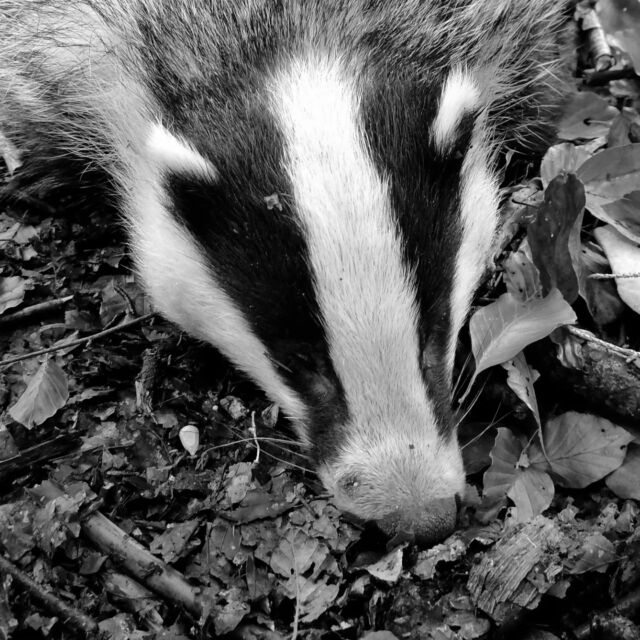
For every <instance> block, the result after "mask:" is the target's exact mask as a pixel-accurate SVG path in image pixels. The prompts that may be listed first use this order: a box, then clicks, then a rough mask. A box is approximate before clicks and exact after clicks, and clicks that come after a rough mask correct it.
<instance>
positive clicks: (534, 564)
mask: <svg viewBox="0 0 640 640" xmlns="http://www.w3.org/2000/svg"><path fill="white" fill-rule="evenodd" d="M562 537H563V536H562V532H561V531H560V529H559V528H558V525H557V524H556V523H555V522H554V521H553V520H549V519H548V518H545V517H543V516H538V517H537V518H535V519H534V520H532V521H531V522H528V523H526V524H524V525H522V526H517V527H513V529H511V530H509V531H507V532H506V533H505V535H504V536H503V537H502V539H500V540H499V541H498V542H497V543H496V544H495V545H494V546H493V547H492V548H491V549H489V550H488V551H487V552H486V553H485V554H484V555H483V556H482V558H481V560H480V562H479V563H478V564H476V565H474V566H473V567H472V568H471V571H470V572H469V580H468V582H467V588H468V589H469V592H470V594H471V598H472V600H473V602H474V604H475V605H476V606H478V607H479V608H480V609H482V610H483V611H484V612H485V613H487V614H488V615H489V616H491V618H493V619H494V620H495V622H496V623H497V624H498V625H501V624H509V625H511V624H513V623H514V620H515V619H517V618H518V617H519V615H520V613H521V612H522V610H523V609H535V607H536V606H537V604H538V602H539V601H540V598H541V597H542V595H543V594H544V593H546V591H548V590H549V589H550V588H551V587H552V586H553V584H555V581H556V578H559V577H560V575H561V571H562V563H561V562H560V560H559V559H558V558H557V549H558V546H559V542H560V541H561V540H562Z"/></svg>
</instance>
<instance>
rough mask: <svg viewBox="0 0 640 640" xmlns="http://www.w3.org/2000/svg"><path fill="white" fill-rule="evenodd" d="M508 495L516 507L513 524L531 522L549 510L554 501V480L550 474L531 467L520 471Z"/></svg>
mask: <svg viewBox="0 0 640 640" xmlns="http://www.w3.org/2000/svg"><path fill="white" fill-rule="evenodd" d="M507 495H508V496H509V498H511V500H512V502H513V504H514V505H515V507H516V512H515V515H514V516H513V517H512V523H514V524H515V523H521V522H529V521H530V520H532V519H533V518H535V517H536V516H537V515H540V514H541V513H542V512H543V511H545V510H546V509H548V508H549V505H550V504H551V501H552V500H553V495H554V487H553V480H552V479H551V476H549V474H548V473H545V472H544V471H540V470H539V469H535V468H533V467H529V468H527V469H519V470H518V471H517V472H516V474H515V480H514V482H513V484H512V485H511V487H510V489H509V491H507Z"/></svg>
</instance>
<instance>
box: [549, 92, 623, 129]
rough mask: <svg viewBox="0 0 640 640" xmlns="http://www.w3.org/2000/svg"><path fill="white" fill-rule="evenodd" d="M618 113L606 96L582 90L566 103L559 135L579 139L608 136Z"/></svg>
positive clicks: (559, 126)
mask: <svg viewBox="0 0 640 640" xmlns="http://www.w3.org/2000/svg"><path fill="white" fill-rule="evenodd" d="M618 113H619V111H618V110H617V109H616V108H615V107H612V106H611V105H610V104H609V103H608V102H607V101H606V100H605V99H604V98H601V97H600V96H598V95H596V94H595V93H592V92H591V91H581V92H580V93H576V94H575V95H574V96H573V98H572V99H571V101H570V102H569V103H568V104H567V105H566V107H565V110H564V115H563V116H562V118H561V119H560V122H559V123H558V137H559V138H560V139H561V140H578V139H584V138H586V139H593V138H597V137H599V136H606V135H607V133H608V132H609V127H610V126H611V121H612V120H613V119H614V118H615V117H616V116H617V115H618Z"/></svg>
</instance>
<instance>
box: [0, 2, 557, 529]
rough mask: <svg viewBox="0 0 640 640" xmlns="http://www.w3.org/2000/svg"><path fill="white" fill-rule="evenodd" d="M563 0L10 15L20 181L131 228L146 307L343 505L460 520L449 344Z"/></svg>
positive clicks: (7, 130)
mask: <svg viewBox="0 0 640 640" xmlns="http://www.w3.org/2000/svg"><path fill="white" fill-rule="evenodd" d="M560 14H561V11H560V9H559V7H558V2H557V1H556V0H537V1H535V2H530V1H526V0H456V1H455V2H452V1H451V0H392V1H389V0H304V1H303V0H108V1H106V2H102V1H100V0H95V1H94V0H0V131H2V133H3V135H4V136H5V137H6V138H7V139H8V140H10V141H11V143H12V144H13V145H15V147H16V148H17V149H19V150H20V152H21V153H22V157H23V167H22V170H21V171H20V172H19V173H18V174H17V176H16V177H15V180H17V181H22V183H23V184H24V183H28V181H29V180H30V179H34V180H35V176H38V175H40V176H42V175H47V176H49V177H51V176H53V177H55V181H50V184H49V186H50V188H51V190H53V191H54V190H55V189H56V188H57V187H59V186H64V185H67V186H68V185H76V186H77V188H78V189H82V190H84V192H86V193H92V194H101V197H102V198H105V199H108V200H109V202H111V203H112V204H113V206H114V207H115V208H116V209H117V210H118V211H119V212H120V213H121V214H122V218H123V220H124V223H125V225H126V227H127V229H128V233H129V236H130V244H131V251H132V255H133V258H134V262H135V265H136V269H137V273H138V274H139V276H140V278H141V280H142V282H143V284H144V287H145V288H146V291H147V292H148V294H149V296H150V298H151V299H152V301H153V304H154V305H155V307H156V308H157V310H159V311H160V312H161V313H162V314H163V315H164V316H166V317H167V318H168V319H170V320H171V321H173V322H175V323H176V324H177V325H178V326H180V327H181V328H183V329H184V330H186V331H187V332H189V333H191V334H192V335H193V336H196V337H197V338H200V339H202V340H204V341H207V342H209V343H211V344H212V345H214V346H215V347H216V348H217V349H218V350H219V351H220V352H221V353H222V354H223V355H224V356H226V358H228V360H229V361H230V362H231V363H232V364H233V365H234V366H235V367H237V369H238V370H240V371H241V372H243V373H244V374H246V375H247V376H248V377H249V378H250V379H251V380H253V381H254V382H255V383H256V384H257V385H258V386H259V387H261V388H262V389H263V390H264V391H265V392H266V394H267V395H268V396H269V397H270V398H271V399H273V401H275V402H276V403H278V405H279V406H280V407H281V409H282V411H283V412H284V414H285V415H286V416H287V417H288V418H289V419H290V421H291V424H292V425H293V428H294V430H295V431H296V433H297V435H298V436H299V439H300V441H301V443H302V444H303V445H304V446H305V447H306V448H307V450H308V453H309V456H310V457H311V458H312V460H313V461H314V465H315V468H316V470H317V473H318V475H319V477H320V478H321V480H322V482H323V484H324V486H325V487H326V489H327V490H328V491H329V492H330V493H331V494H332V495H333V496H334V500H335V502H336V504H337V505H338V506H339V507H340V508H341V509H342V510H344V511H345V512H348V513H351V514H354V515H355V516H357V517H358V518H361V519H363V520H367V521H373V522H375V523H377V524H378V526H379V527H380V528H381V529H382V530H383V531H384V532H386V533H387V534H389V535H394V534H397V533H401V532H404V533H408V534H410V535H414V536H415V537H416V538H419V539H423V540H436V539H438V538H442V537H444V536H445V535H446V534H447V533H449V532H450V531H451V530H452V529H453V528H454V526H455V522H456V512H457V506H456V505H457V501H458V498H459V496H460V495H461V494H462V492H463V490H464V487H465V474H464V469H463V464H462V459H461V453H460V448H459V445H458V442H457V436H456V420H455V419H454V414H453V412H452V401H451V397H452V376H453V368H454V355H455V350H456V341H457V337H458V333H459V332H460V330H461V327H462V326H463V324H464V322H465V317H466V315H467V312H468V310H469V307H470V304H471V300H472V296H473V293H474V290H475V288H476V286H477V285H478V282H479V279H480V277H481V274H482V272H483V269H484V267H485V265H486V262H487V258H488V256H489V254H490V252H491V247H492V242H493V238H494V235H495V231H496V228H497V225H498V222H499V185H500V172H501V170H500V168H499V156H500V152H501V149H504V148H505V146H509V145H511V147H513V148H515V147H516V146H517V145H520V146H522V145H523V144H524V145H526V144H528V143H529V142H530V141H532V140H534V139H536V137H539V134H540V133H541V132H542V131H543V129H544V128H545V127H546V118H547V114H548V113H550V110H552V106H553V104H554V103H555V102H557V95H558V94H559V92H560V88H559V84H560V82H559V80H558V74H557V72H556V69H557V65H556V63H555V60H556V59H557V38H556V37H555V36H556V34H557V33H558V31H559V29H560V24H561V21H562V17H561V15H560Z"/></svg>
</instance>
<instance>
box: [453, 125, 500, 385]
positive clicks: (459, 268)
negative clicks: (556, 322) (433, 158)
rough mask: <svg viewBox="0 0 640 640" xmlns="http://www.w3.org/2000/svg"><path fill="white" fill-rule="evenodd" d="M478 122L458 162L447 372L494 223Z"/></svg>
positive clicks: (485, 145)
mask: <svg viewBox="0 0 640 640" xmlns="http://www.w3.org/2000/svg"><path fill="white" fill-rule="evenodd" d="M482 131H483V127H482V122H481V120H480V121H479V122H477V123H476V128H475V130H474V133H473V136H472V140H471V145H470V147H469V150H468V152H467V155H466V157H465V159H464V162H463V164H462V190H461V191H462V192H461V219H462V242H461V244H460V251H459V252H458V256H457V260H456V266H455V274H454V283H453V291H452V293H451V335H450V344H449V353H448V360H449V362H448V367H449V372H450V373H451V372H452V371H453V360H454V356H455V349H456V342H457V339H458V333H459V332H460V329H462V325H463V324H464V321H465V319H466V317H467V313H468V312H469V306H470V305H471V300H472V298H473V294H474V292H475V289H476V287H477V286H478V281H479V280H480V277H481V276H482V273H483V271H484V268H485V267H486V265H487V260H488V259H489V254H490V250H491V246H492V244H493V240H494V236H495V232H496V228H497V225H498V184H497V181H496V177H495V176H494V175H493V174H492V173H491V172H490V170H489V167H490V166H491V161H490V157H489V151H488V149H490V145H489V142H488V141H486V140H484V139H483V136H482Z"/></svg>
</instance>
